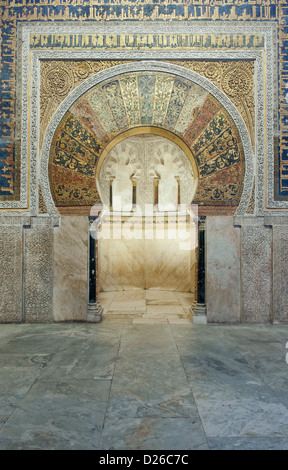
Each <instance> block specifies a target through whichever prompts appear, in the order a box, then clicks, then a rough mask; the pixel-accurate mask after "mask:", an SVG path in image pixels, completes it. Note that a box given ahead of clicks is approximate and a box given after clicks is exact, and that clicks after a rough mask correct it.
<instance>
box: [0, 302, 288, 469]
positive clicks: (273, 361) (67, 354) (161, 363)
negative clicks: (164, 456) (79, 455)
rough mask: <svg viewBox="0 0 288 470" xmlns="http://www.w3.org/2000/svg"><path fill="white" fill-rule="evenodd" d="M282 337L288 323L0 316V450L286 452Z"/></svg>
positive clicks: (287, 377)
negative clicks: (11, 320)
mask: <svg viewBox="0 0 288 470" xmlns="http://www.w3.org/2000/svg"><path fill="white" fill-rule="evenodd" d="M112 301H113V299H112V300H111V304H110V305H112ZM147 306H148V305H147ZM287 341H288V325H249V326H248V325H235V326H232V325H215V324H214V325H212V324H206V325H205V324H195V323H191V322H190V323H173V322H172V323H171V322H166V323H158V324H155V323H153V322H151V323H145V324H141V323H140V324H139V323H138V324H137V323H132V322H125V321H123V322H120V321H119V320H117V321H114V322H113V321H105V319H104V321H103V322H102V323H99V324H95V323H94V324H92V323H90V324H88V323H53V324H2V325H0V450H57V449H59V450H77V449H80V450H97V449H98V450H101V451H103V450H110V451H112V450H114V451H117V450H119V451H127V450H146V451H152V450H169V451H171V450H178V451H180V450H181V451H183V450H184V451H189V450H220V449H221V450H230V449H232V450H244V449H247V450H273V449H280V450H288V364H287V362H286V354H287V352H288V349H287V347H288V343H287ZM121 455H123V454H121ZM124 455H125V454H124ZM96 462H97V460H96Z"/></svg>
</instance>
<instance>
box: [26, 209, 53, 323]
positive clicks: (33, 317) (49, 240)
mask: <svg viewBox="0 0 288 470" xmlns="http://www.w3.org/2000/svg"><path fill="white" fill-rule="evenodd" d="M24 233H25V265H24V280H25V295H24V302H25V322H27V323H49V322H52V321H53V305H52V301H53V224H52V221H51V219H50V218H48V217H39V218H33V219H32V222H31V226H30V227H27V228H26V229H25V232H24Z"/></svg>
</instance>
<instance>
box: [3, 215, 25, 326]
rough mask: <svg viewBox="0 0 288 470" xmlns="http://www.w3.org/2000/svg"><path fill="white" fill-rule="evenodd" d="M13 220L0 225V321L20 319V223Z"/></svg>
mask: <svg viewBox="0 0 288 470" xmlns="http://www.w3.org/2000/svg"><path fill="white" fill-rule="evenodd" d="M13 222H15V219H14V221H13ZM13 222H12V221H11V225H2V226H1V227H0V282H1V296H0V322H1V323H14V322H16V323H20V322H21V321H22V249H23V247H22V224H21V225H16V224H15V223H13Z"/></svg>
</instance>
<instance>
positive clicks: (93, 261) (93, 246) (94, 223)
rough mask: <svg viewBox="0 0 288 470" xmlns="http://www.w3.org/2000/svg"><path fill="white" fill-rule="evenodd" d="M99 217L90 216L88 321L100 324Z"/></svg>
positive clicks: (101, 309)
mask: <svg viewBox="0 0 288 470" xmlns="http://www.w3.org/2000/svg"><path fill="white" fill-rule="evenodd" d="M98 222H99V215H97V216H93V215H92V216H89V249H88V253H89V284H88V310H87V321H88V322H93V323H99V322H100V321H101V320H102V313H103V307H102V306H101V305H100V302H99V299H98V297H99V285H98V284H99V283H98V279H99V273H98V240H97V231H98Z"/></svg>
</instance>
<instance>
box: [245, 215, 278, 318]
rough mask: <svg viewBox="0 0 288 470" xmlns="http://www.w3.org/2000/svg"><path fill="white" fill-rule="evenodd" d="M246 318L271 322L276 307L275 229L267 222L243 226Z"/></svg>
mask: <svg viewBox="0 0 288 470" xmlns="http://www.w3.org/2000/svg"><path fill="white" fill-rule="evenodd" d="M241 236H242V247H241V265H242V322H243V323H269V322H271V320H272V318H271V310H272V253H271V251H272V250H271V248H272V230H271V228H270V227H265V226H263V225H257V224H255V225H253V226H252V225H249V226H244V227H242V229H241Z"/></svg>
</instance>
